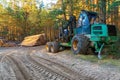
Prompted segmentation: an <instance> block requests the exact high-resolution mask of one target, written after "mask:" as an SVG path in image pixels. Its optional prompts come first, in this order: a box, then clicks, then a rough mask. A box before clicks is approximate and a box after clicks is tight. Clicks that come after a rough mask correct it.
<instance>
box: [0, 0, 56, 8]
mask: <svg viewBox="0 0 120 80" xmlns="http://www.w3.org/2000/svg"><path fill="white" fill-rule="evenodd" d="M5 1H7V2H9V1H10V0H5ZM36 1H38V2H41V1H43V3H44V6H45V7H50V5H49V4H50V3H56V2H57V0H36ZM2 2H3V0H0V3H2Z"/></svg>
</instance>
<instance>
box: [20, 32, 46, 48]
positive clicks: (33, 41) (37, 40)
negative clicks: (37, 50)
mask: <svg viewBox="0 0 120 80" xmlns="http://www.w3.org/2000/svg"><path fill="white" fill-rule="evenodd" d="M44 44H46V38H45V34H38V35H32V36H27V37H25V38H24V40H23V41H22V43H21V44H20V45H21V46H38V45H44Z"/></svg>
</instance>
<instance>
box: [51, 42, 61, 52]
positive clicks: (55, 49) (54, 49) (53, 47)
mask: <svg viewBox="0 0 120 80" xmlns="http://www.w3.org/2000/svg"><path fill="white" fill-rule="evenodd" d="M59 48H60V44H59V42H52V43H51V46H50V50H51V52H52V53H57V52H58V51H59Z"/></svg>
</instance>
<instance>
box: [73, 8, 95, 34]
mask: <svg viewBox="0 0 120 80" xmlns="http://www.w3.org/2000/svg"><path fill="white" fill-rule="evenodd" d="M96 18H97V13H95V12H90V11H85V10H82V11H81V13H80V15H79V18H78V24H77V28H76V33H75V34H90V33H91V25H92V24H94V21H95V20H96Z"/></svg>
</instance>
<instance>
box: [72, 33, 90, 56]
mask: <svg viewBox="0 0 120 80" xmlns="http://www.w3.org/2000/svg"><path fill="white" fill-rule="evenodd" d="M88 47H89V38H88V37H86V36H84V35H75V36H74V37H73V38H72V47H71V49H72V51H73V53H74V54H78V53H82V54H86V52H87V50H88Z"/></svg>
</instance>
